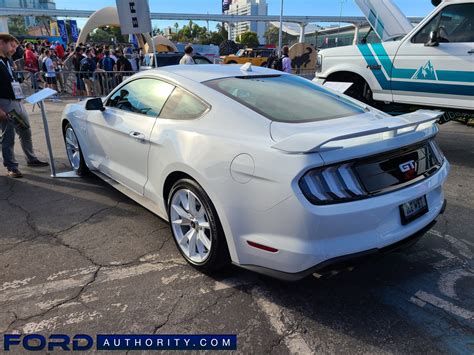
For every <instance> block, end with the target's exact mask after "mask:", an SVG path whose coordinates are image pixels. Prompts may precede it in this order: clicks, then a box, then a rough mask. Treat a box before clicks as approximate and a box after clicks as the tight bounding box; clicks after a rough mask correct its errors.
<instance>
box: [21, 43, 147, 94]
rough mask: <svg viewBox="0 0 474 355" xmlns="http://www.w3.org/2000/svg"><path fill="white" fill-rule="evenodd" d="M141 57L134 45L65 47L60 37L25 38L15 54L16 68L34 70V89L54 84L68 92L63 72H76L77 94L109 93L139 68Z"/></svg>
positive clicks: (58, 88) (31, 71)
mask: <svg viewBox="0 0 474 355" xmlns="http://www.w3.org/2000/svg"><path fill="white" fill-rule="evenodd" d="M140 59H141V56H140V52H139V50H138V49H136V48H133V47H132V46H131V45H119V46H110V45H99V44H87V45H84V44H82V43H80V44H79V45H78V46H77V47H72V46H71V47H66V48H65V47H64V46H63V45H62V44H61V43H59V41H56V42H54V43H50V42H48V41H42V42H37V43H31V42H27V41H22V42H19V45H18V47H17V49H16V52H15V54H14V55H13V56H12V60H13V66H14V69H15V70H16V71H18V72H21V71H24V72H29V73H31V77H32V87H33V89H39V88H42V87H50V88H51V89H54V90H56V91H58V92H60V93H61V92H65V91H66V82H65V78H64V75H63V73H64V72H75V76H76V77H75V80H74V85H73V87H74V89H73V90H74V94H75V95H77V96H84V95H87V96H93V95H104V94H106V93H107V89H108V88H111V87H113V86H115V85H116V84H117V83H118V82H120V81H121V80H122V79H123V76H124V75H132V74H133V73H134V72H137V71H138V70H139V68H140V62H141V60H140Z"/></svg>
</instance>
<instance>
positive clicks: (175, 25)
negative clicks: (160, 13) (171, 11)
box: [174, 22, 179, 34]
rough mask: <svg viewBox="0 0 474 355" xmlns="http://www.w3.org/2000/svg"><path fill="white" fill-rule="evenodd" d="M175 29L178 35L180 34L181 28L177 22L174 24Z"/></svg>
mask: <svg viewBox="0 0 474 355" xmlns="http://www.w3.org/2000/svg"><path fill="white" fill-rule="evenodd" d="M174 28H176V34H178V28H179V24H178V23H177V22H175V24H174Z"/></svg>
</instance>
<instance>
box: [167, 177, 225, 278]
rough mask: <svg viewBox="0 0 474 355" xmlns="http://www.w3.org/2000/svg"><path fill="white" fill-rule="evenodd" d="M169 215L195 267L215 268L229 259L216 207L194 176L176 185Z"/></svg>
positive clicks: (183, 250) (178, 240) (176, 236)
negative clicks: (193, 178)
mask: <svg viewBox="0 0 474 355" xmlns="http://www.w3.org/2000/svg"><path fill="white" fill-rule="evenodd" d="M168 219H169V224H170V228H171V233H172V234H173V239H174V241H175V243H176V246H177V248H178V250H179V252H180V253H181V255H182V256H183V257H184V258H185V259H186V261H187V262H188V263H189V264H191V265H192V266H193V267H195V268H196V269H198V270H200V271H202V272H213V271H217V270H219V269H222V268H223V267H225V266H227V265H228V264H229V263H230V256H229V250H228V247H227V243H226V239H225V235H224V231H223V229H222V226H221V223H220V221H219V217H218V216H217V212H216V209H215V208H214V205H213V204H212V201H211V200H210V198H209V196H208V195H207V194H206V192H205V191H204V189H203V188H202V187H201V186H200V185H199V184H198V183H196V182H195V181H194V180H191V179H181V180H178V181H177V182H176V183H175V184H174V185H173V187H172V188H171V191H170V194H169V198H168Z"/></svg>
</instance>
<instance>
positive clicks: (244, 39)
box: [237, 31, 259, 48]
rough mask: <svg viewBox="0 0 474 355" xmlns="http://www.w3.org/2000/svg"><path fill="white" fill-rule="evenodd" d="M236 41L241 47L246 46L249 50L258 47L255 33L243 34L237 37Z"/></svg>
mask: <svg viewBox="0 0 474 355" xmlns="http://www.w3.org/2000/svg"><path fill="white" fill-rule="evenodd" d="M237 41H238V42H239V43H240V44H241V45H243V46H247V47H249V48H255V47H258V46H259V41H258V36H257V34H256V33H255V32H250V31H248V32H244V33H242V34H241V35H240V36H239V38H238V40H237Z"/></svg>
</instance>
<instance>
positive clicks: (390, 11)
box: [355, 0, 413, 41]
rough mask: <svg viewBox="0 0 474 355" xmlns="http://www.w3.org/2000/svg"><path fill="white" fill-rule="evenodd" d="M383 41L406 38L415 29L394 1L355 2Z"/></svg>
mask: <svg viewBox="0 0 474 355" xmlns="http://www.w3.org/2000/svg"><path fill="white" fill-rule="evenodd" d="M355 2H356V4H357V6H359V8H360V9H361V11H362V13H363V14H364V16H365V17H366V18H367V21H368V22H369V23H370V26H372V28H373V30H374V32H375V33H376V34H377V36H379V38H380V39H381V40H382V41H387V40H390V39H392V38H396V37H400V36H405V35H406V34H407V33H409V32H410V31H411V30H412V29H413V25H412V24H411V22H410V20H408V18H406V16H405V15H404V14H403V12H402V11H401V10H400V9H399V8H398V7H397V5H395V4H394V3H393V2H392V1H390V0H386V1H380V0H355Z"/></svg>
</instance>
